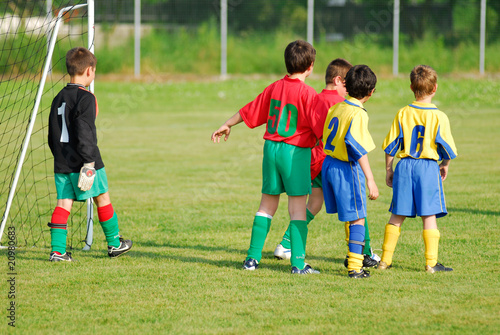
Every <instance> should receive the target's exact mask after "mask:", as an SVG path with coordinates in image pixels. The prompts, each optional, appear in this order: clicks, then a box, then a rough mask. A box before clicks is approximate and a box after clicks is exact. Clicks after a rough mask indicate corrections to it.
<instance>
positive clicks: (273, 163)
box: [243, 141, 285, 270]
mask: <svg viewBox="0 0 500 335" xmlns="http://www.w3.org/2000/svg"><path fill="white" fill-rule="evenodd" d="M280 146H281V143H280V142H274V141H265V142H264V154H263V157H262V198H261V201H260V205H259V210H258V211H257V213H256V214H255V217H254V220H253V225H252V237H251V239H250V248H249V249H248V253H247V257H246V259H245V261H244V262H243V269H245V270H255V269H256V268H257V267H258V264H259V262H260V260H261V258H262V248H263V247H264V243H265V242H266V238H267V234H268V232H269V229H270V227H271V220H272V218H273V216H274V214H275V213H276V210H277V209H278V205H279V199H280V194H281V193H283V192H285V187H284V185H283V181H282V180H281V176H280V173H279V171H278V163H279V159H278V158H277V156H278V152H279V149H280Z"/></svg>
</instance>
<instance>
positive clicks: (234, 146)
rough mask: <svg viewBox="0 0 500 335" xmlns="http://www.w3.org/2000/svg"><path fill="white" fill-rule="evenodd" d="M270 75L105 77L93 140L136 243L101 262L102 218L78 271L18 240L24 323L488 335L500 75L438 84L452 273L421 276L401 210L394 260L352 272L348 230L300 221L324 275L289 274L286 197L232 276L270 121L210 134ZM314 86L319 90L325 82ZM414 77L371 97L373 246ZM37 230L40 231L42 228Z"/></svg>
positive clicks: (415, 241) (495, 297)
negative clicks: (359, 276)
mask: <svg viewBox="0 0 500 335" xmlns="http://www.w3.org/2000/svg"><path fill="white" fill-rule="evenodd" d="M274 79H275V78H266V79H255V80H249V79H243V78H235V79H232V80H229V81H224V82H219V81H200V82H160V81H154V82H151V83H122V82H120V83H119V82H103V81H102V80H99V77H98V78H97V82H96V95H97V97H98V101H99V108H100V114H99V117H98V136H99V145H100V148H101V153H102V155H103V158H104V162H105V164H106V170H107V172H108V177H109V183H110V195H111V198H112V202H113V206H114V208H115V210H116V211H117V213H118V215H119V220H120V228H121V232H122V234H124V236H125V237H127V238H131V239H133V240H134V248H133V250H132V251H131V252H130V253H129V254H128V255H126V256H124V257H122V258H119V259H114V260H111V259H108V257H107V255H106V252H105V242H104V238H103V234H102V230H101V228H100V227H99V225H97V226H96V227H95V230H94V236H95V243H94V246H93V249H92V251H90V252H84V251H80V250H73V256H74V258H75V259H77V260H78V262H76V263H73V264H52V263H49V262H48V261H47V259H48V253H49V251H50V250H49V248H48V247H37V248H20V249H18V250H17V255H16V257H17V258H16V270H17V276H16V280H17V281H16V298H15V302H16V307H17V309H16V313H17V314H16V315H17V320H16V330H17V332H18V333H24V334H25V333H30V334H63V333H72V334H83V333H100V334H111V333H114V334H116V333H118V332H121V333H123V334H137V333H146V334H152V333H169V334H221V333H225V334H246V333H248V334H289V333H291V334H298V333H314V334H331V333H334V332H344V333H345V332H348V331H352V330H353V329H355V330H357V331H363V332H366V333H368V334H401V333H405V334H429V333H439V334H472V333H474V334H495V333H497V332H498V330H497V329H498V327H499V326H500V321H499V320H500V318H499V314H498V310H499V306H500V294H499V290H498V287H499V284H500V283H499V276H498V273H499V270H500V266H499V257H498V240H499V237H500V228H499V223H500V222H499V216H500V207H499V206H498V194H499V193H500V187H499V178H500V168H499V164H498V163H499V162H500V153H499V151H498V149H497V142H498V140H499V135H498V129H499V127H500V116H499V109H498V106H499V103H500V100H499V98H498V92H499V91H500V82H499V81H498V80H496V81H493V80H486V79H483V80H476V79H471V78H467V79H453V78H440V80H439V89H438V93H437V96H436V98H435V102H436V104H437V105H438V106H439V107H440V109H442V110H443V111H445V112H446V113H447V114H448V115H449V117H450V121H451V125H452V132H453V134H454V137H455V141H456V144H457V147H458V152H459V156H458V158H457V159H456V160H454V161H452V163H451V166H450V170H449V178H448V179H447V180H446V181H445V192H446V199H447V205H448V209H449V212H450V214H449V215H448V216H446V217H445V218H443V219H440V220H438V225H439V227H440V230H441V236H442V238H441V241H440V257H439V258H440V261H442V262H443V263H444V264H446V265H448V266H452V267H453V268H454V271H453V272H452V273H447V274H436V275H428V274H426V273H425V272H424V271H423V267H424V263H425V260H424V247H423V241H422V237H421V235H422V227H421V222H420V221H419V220H417V219H408V220H407V222H405V224H404V226H403V231H402V234H401V238H400V242H399V244H398V247H397V250H396V254H395V258H394V262H395V263H394V264H395V265H394V268H393V269H391V270H389V271H385V272H379V271H376V270H374V271H373V272H372V277H371V278H370V279H367V280H357V281H356V280H349V279H348V278H347V275H346V270H345V268H344V267H343V264H342V263H343V260H344V257H345V253H346V246H345V242H344V227H343V224H342V223H340V222H339V221H338V220H337V217H336V216H335V215H327V214H326V213H325V212H324V211H322V212H321V213H320V214H319V215H318V216H317V217H316V219H315V220H314V221H313V222H312V223H311V224H310V226H309V227H310V229H309V239H308V249H307V260H308V262H309V263H311V264H312V265H313V266H314V267H315V268H318V269H319V270H321V274H320V275H317V276H293V277H292V276H291V275H290V274H289V271H290V265H289V263H288V262H284V261H277V260H275V259H273V257H272V253H273V250H274V248H275V246H276V244H277V243H278V242H279V241H280V238H281V235H282V234H283V232H284V230H285V228H286V226H287V224H288V218H287V217H288V214H287V210H286V197H285V196H284V197H283V199H282V202H281V205H280V208H279V209H278V212H277V214H276V216H275V218H274V219H273V225H272V228H271V231H270V233H269V236H268V239H267V242H266V244H265V247H264V251H263V253H264V257H263V259H262V262H261V267H260V268H259V269H258V270H257V271H255V272H244V271H242V270H241V263H242V261H243V259H244V258H245V256H246V250H247V249H248V245H249V240H250V232H251V225H252V220H253V215H254V214H255V211H256V210H257V207H258V203H259V200H260V183H261V181H260V164H261V150H262V144H263V140H262V135H263V133H264V129H263V128H258V129H255V130H250V129H248V128H246V127H245V126H244V125H238V126H236V127H235V128H234V129H233V132H232V134H231V136H230V138H229V140H228V142H226V143H221V144H219V145H215V144H213V143H211V142H210V141H209V138H210V135H211V132H212V131H214V130H215V129H216V128H217V127H218V126H219V125H220V124H222V123H223V122H224V121H225V120H226V119H227V118H229V117H230V116H231V115H232V114H234V113H235V112H236V111H237V110H238V108H240V107H242V106H243V105H244V104H245V103H247V102H248V101H250V100H251V99H253V98H254V97H255V96H256V95H257V94H259V93H260V92H261V91H262V90H263V88H264V87H265V86H267V85H268V84H269V83H270V82H271V81H272V80H274ZM308 82H309V84H310V85H312V86H313V87H314V88H315V89H316V90H318V91H319V90H320V89H322V87H323V84H322V82H321V80H320V79H312V80H308ZM408 86H409V83H408V80H407V79H405V80H402V79H384V78H381V79H379V83H378V85H377V93H376V94H375V95H374V96H373V98H372V99H370V100H369V101H368V102H367V103H366V104H365V107H366V108H367V110H368V113H369V116H370V124H369V128H370V131H371V133H372V136H373V138H374V140H375V143H376V144H377V146H378V148H377V149H376V150H375V151H373V152H372V153H370V154H369V158H370V163H371V166H372V170H373V171H374V175H375V178H376V182H377V184H378V186H379V190H380V194H381V195H380V198H379V199H377V200H376V201H373V202H369V207H368V213H369V214H368V217H369V222H370V230H371V237H372V245H373V247H374V248H375V249H381V246H382V241H383V231H384V225H385V223H386V222H387V220H388V218H389V213H388V212H387V209H388V206H389V203H390V199H391V191H390V189H389V188H387V187H386V186H384V180H385V176H384V161H383V158H384V155H383V152H382V151H381V150H380V145H381V143H382V140H383V138H384V137H385V134H386V132H387V131H388V129H389V127H390V124H391V122H392V119H393V116H394V114H395V113H396V111H397V110H398V108H400V107H402V106H403V105H404V104H407V103H409V102H411V101H412V95H411V92H410V91H409V88H408ZM44 234H46V235H47V236H46V239H47V237H48V228H44ZM376 252H377V253H380V251H378V250H377V251H376ZM0 253H1V254H3V255H6V251H5V250H2V251H0ZM3 260H4V261H3V262H4V264H5V265H4V266H3V269H4V270H3V271H4V276H3V277H2V278H3V279H2V283H3V284H2V285H1V286H0V287H1V290H2V298H1V300H0V301H1V305H0V306H2V309H3V311H4V312H3V315H4V317H3V321H2V323H1V324H0V329H1V332H2V333H5V332H6V331H7V330H8V328H9V327H8V326H7V321H8V320H7V319H6V317H5V315H6V313H7V311H6V308H7V307H8V303H9V300H8V299H7V292H8V287H7V285H6V279H7V277H8V276H7V258H6V256H4V257H3Z"/></svg>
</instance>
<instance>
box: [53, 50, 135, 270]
mask: <svg viewBox="0 0 500 335" xmlns="http://www.w3.org/2000/svg"><path fill="white" fill-rule="evenodd" d="M96 64H97V59H96V58H95V56H94V54H92V53H91V52H90V51H89V50H87V49H85V48H82V47H77V48H73V49H71V50H69V51H68V53H67V54H66V68H67V70H68V74H69V75H70V83H69V84H68V85H67V86H66V87H64V88H63V89H62V90H61V91H60V92H59V93H58V94H57V96H56V97H55V98H54V100H53V101H52V107H51V109H50V115H49V147H50V150H51V151H52V155H54V179H55V183H56V190H57V205H56V208H55V209H54V212H53V214H52V218H51V221H50V223H49V224H48V226H49V227H50V236H51V246H52V251H51V253H50V258H49V260H50V261H51V262H60V261H66V262H72V261H73V258H72V257H71V253H69V252H66V236H67V230H66V228H67V225H68V224H67V223H68V217H69V214H70V211H71V208H72V207H73V202H74V201H75V200H76V201H85V200H87V199H89V198H93V199H94V201H95V203H96V205H97V214H98V216H99V222H100V223H101V226H102V230H103V232H104V235H105V236H106V241H107V242H108V256H109V257H118V256H120V255H122V254H124V253H126V252H128V251H129V250H130V248H132V241H130V240H124V239H122V238H121V236H120V234H119V229H118V218H117V216H116V213H115V212H114V210H113V207H112V205H111V200H110V198H109V193H108V180H107V176H106V170H105V169H104V163H103V161H102V159H101V154H100V152H99V148H98V147H97V135H96V127H95V119H96V117H97V113H98V111H99V109H98V107H97V101H96V98H95V96H94V95H93V94H92V93H91V92H89V91H87V90H86V89H85V87H86V86H89V85H90V84H91V83H92V81H93V80H94V78H95V69H96Z"/></svg>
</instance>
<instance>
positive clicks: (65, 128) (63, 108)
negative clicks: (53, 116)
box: [57, 102, 69, 143]
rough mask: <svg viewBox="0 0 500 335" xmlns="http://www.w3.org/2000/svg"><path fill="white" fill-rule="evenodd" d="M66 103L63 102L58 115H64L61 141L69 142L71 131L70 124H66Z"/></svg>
mask: <svg viewBox="0 0 500 335" xmlns="http://www.w3.org/2000/svg"><path fill="white" fill-rule="evenodd" d="M65 114H66V103H65V102H63V103H62V105H61V107H59V108H58V109H57V115H61V116H62V127H61V142H62V143H68V142H69V133H68V126H66V117H65Z"/></svg>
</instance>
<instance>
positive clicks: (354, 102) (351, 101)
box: [344, 96, 366, 112]
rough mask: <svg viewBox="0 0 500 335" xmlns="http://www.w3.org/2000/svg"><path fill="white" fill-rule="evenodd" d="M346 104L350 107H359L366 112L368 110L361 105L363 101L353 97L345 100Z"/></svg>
mask: <svg viewBox="0 0 500 335" xmlns="http://www.w3.org/2000/svg"><path fill="white" fill-rule="evenodd" d="M344 102H345V103H346V104H348V105H351V106H355V107H359V108H361V109H362V110H364V111H365V112H366V109H365V108H364V107H363V104H362V103H361V101H359V100H358V99H356V98H353V97H351V96H347V99H345V100H344Z"/></svg>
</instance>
